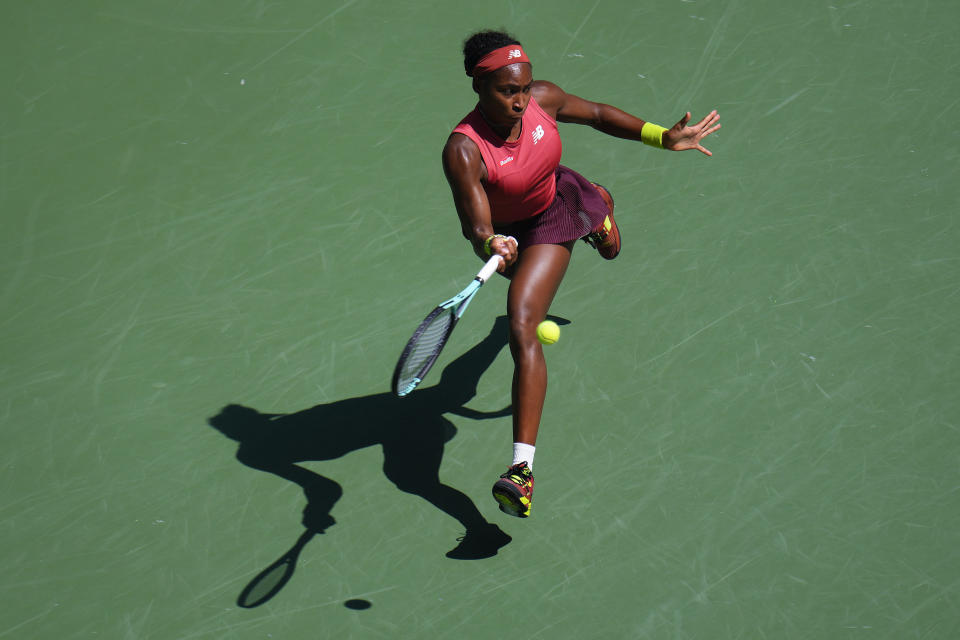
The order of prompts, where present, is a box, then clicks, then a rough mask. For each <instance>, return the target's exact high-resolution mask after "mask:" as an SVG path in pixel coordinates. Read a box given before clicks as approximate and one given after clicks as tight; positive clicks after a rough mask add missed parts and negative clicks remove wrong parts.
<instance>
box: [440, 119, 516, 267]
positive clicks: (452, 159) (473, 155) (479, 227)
mask: <svg viewBox="0 0 960 640" xmlns="http://www.w3.org/2000/svg"><path fill="white" fill-rule="evenodd" d="M443 173H444V174H445V175H446V176H447V182H448V183H449V184H450V191H451V193H452V194H453V203H454V205H455V206H456V208H457V215H458V216H459V217H460V227H461V229H462V230H463V235H464V237H466V238H467V239H468V240H469V241H470V244H472V245H473V251H474V253H476V254H477V255H478V256H479V257H481V258H482V259H484V260H486V259H487V258H488V257H489V256H488V255H487V253H486V251H485V250H484V243H485V242H486V240H487V238H489V237H490V236H492V235H494V231H493V222H492V218H491V214H490V202H489V201H488V200H487V192H486V191H484V190H483V181H484V180H486V179H487V168H486V167H485V166H484V164H483V157H482V156H481V155H480V149H478V148H477V145H476V143H475V142H474V141H473V140H471V139H470V138H468V137H467V136H465V135H463V134H462V133H452V134H450V137H449V138H448V139H447V144H446V145H445V146H444V147H443ZM490 251H491V253H492V254H497V255H500V256H502V257H503V260H504V262H503V263H501V265H500V268H499V269H498V270H499V271H503V270H504V269H505V268H506V267H509V266H510V265H512V264H513V263H514V262H516V260H517V245H516V242H514V241H512V240H507V239H503V238H494V239H493V240H492V241H491V242H490Z"/></svg>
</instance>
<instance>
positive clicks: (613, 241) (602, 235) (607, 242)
mask: <svg viewBox="0 0 960 640" xmlns="http://www.w3.org/2000/svg"><path fill="white" fill-rule="evenodd" d="M591 184H593V183H591ZM593 186H594V187H595V188H596V189H597V191H598V192H599V193H600V197H601V198H603V201H604V202H606V203H607V208H608V209H609V210H610V213H609V215H607V217H606V218H604V219H603V222H601V223H600V224H599V225H598V226H597V228H596V229H594V230H593V231H591V232H590V234H589V235H587V236H585V237H584V238H583V241H584V242H586V243H587V244H589V245H590V246H591V247H593V248H594V249H596V250H597V253H599V254H600V255H601V256H603V258H604V259H606V260H613V259H614V258H616V257H617V255H618V254H619V253H620V229H619V228H618V227H617V222H616V220H614V219H613V198H612V197H611V196H610V192H609V191H607V188H606V187H604V186H601V185H599V184H593Z"/></svg>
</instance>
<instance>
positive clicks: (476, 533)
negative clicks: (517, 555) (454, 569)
mask: <svg viewBox="0 0 960 640" xmlns="http://www.w3.org/2000/svg"><path fill="white" fill-rule="evenodd" d="M511 540H513V538H511V537H510V536H509V535H507V534H506V533H504V532H503V531H502V530H501V529H500V527H498V526H497V525H495V524H491V523H489V522H488V523H486V524H484V525H483V526H482V527H479V528H476V529H467V534H466V535H465V536H463V537H462V538H458V539H457V541H458V542H459V543H460V544H458V545H457V546H456V547H455V548H453V549H451V550H450V551H447V554H446V555H447V557H448V558H451V559H453V560H482V559H483V558H492V557H493V556H495V555H497V551H498V550H499V549H500V547H505V546H507V545H508V544H510V541H511Z"/></svg>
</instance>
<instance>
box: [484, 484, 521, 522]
mask: <svg viewBox="0 0 960 640" xmlns="http://www.w3.org/2000/svg"><path fill="white" fill-rule="evenodd" d="M493 498H494V499H495V500H496V501H497V502H498V503H500V511H503V512H504V513H506V514H507V515H511V516H514V517H516V518H527V517H529V516H530V506H529V504H526V505H525V504H523V497H522V496H521V495H520V494H519V492H516V490H515V489H514V488H513V484H512V483H511V484H510V485H509V486H500V485H496V486H494V487H493Z"/></svg>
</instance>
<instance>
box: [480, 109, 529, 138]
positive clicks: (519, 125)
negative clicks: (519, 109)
mask: <svg viewBox="0 0 960 640" xmlns="http://www.w3.org/2000/svg"><path fill="white" fill-rule="evenodd" d="M477 111H479V112H480V117H481V118H483V120H484V122H486V123H487V126H488V127H490V130H491V131H493V132H494V133H495V134H497V136H498V137H500V138H503V140H504V142H516V141H517V140H519V139H520V134H521V133H523V118H521V119H520V120H517V121H516V122H515V123H514V124H512V125H497V124H494V123H493V122H491V120H490V118H488V117H487V114H485V113H484V112H483V107H482V106H480V105H477Z"/></svg>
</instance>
